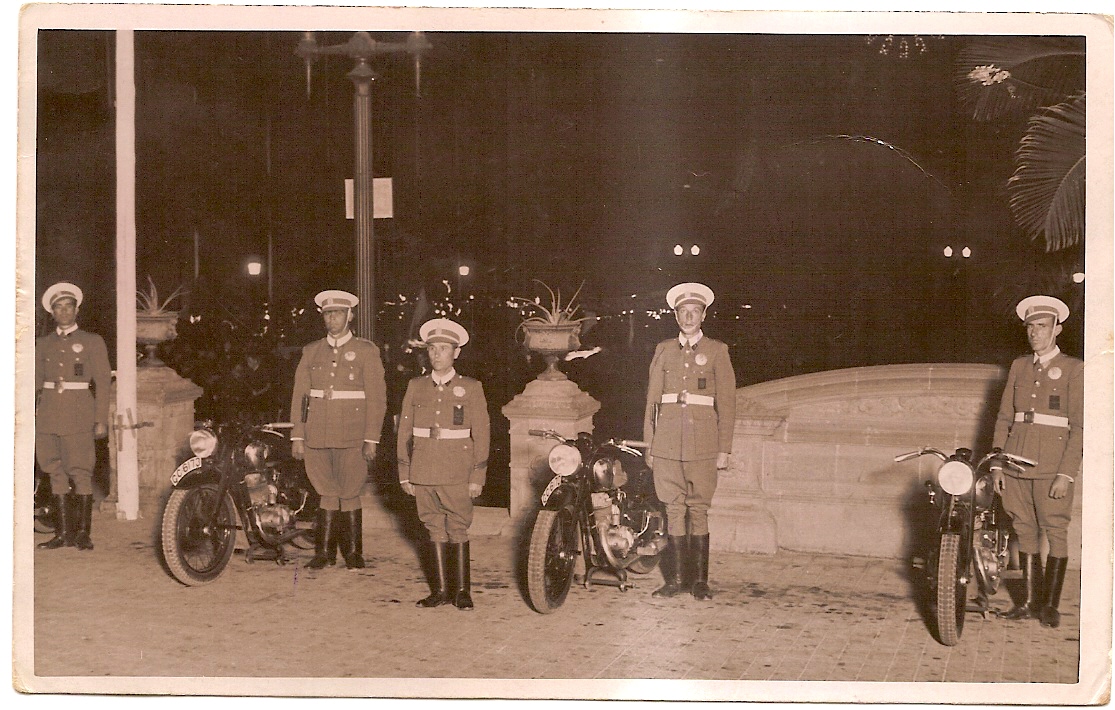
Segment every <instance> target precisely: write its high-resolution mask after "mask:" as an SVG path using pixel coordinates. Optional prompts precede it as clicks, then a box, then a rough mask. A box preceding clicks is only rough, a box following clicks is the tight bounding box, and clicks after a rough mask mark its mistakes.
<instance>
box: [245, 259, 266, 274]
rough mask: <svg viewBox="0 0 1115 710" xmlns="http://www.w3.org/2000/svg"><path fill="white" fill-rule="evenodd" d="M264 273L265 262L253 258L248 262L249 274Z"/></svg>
mask: <svg viewBox="0 0 1115 710" xmlns="http://www.w3.org/2000/svg"><path fill="white" fill-rule="evenodd" d="M261 273H263V264H261V263H260V262H259V261H256V260H255V259H253V260H252V261H249V262H248V276H259V275H260V274H261Z"/></svg>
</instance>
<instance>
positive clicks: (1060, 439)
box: [993, 353, 1084, 481]
mask: <svg viewBox="0 0 1115 710" xmlns="http://www.w3.org/2000/svg"><path fill="white" fill-rule="evenodd" d="M1028 411H1033V412H1037V413H1040V414H1051V415H1054V416H1059V417H1068V420H1069V425H1068V427H1067V428H1065V427H1058V426H1049V425H1046V424H1038V423H1036V422H1035V423H1028V422H1016V421H1014V415H1015V412H1028ZM993 445H994V446H996V447H999V448H1001V449H1003V451H1006V452H1007V453H1011V454H1018V455H1019V456H1024V457H1026V458H1028V459H1030V460H1031V461H1037V463H1038V465H1037V466H1035V467H1033V468H1029V467H1027V468H1026V471H1025V472H1023V473H1019V472H1017V471H1014V470H1011V471H1010V473H1011V475H1013V476H1017V477H1019V478H1049V477H1052V476H1055V475H1057V474H1058V473H1063V474H1065V475H1066V476H1069V477H1071V478H1075V479H1076V480H1078V481H1079V480H1080V474H1081V470H1080V464H1081V461H1082V460H1083V458H1084V362H1083V361H1081V360H1079V359H1077V358H1074V357H1070V356H1068V355H1065V354H1064V353H1058V354H1057V355H1055V356H1054V357H1053V358H1052V359H1051V360H1050V361H1049V362H1048V363H1046V364H1045V365H1044V366H1041V367H1038V365H1037V363H1035V362H1034V356H1033V355H1032V354H1030V355H1023V356H1022V357H1020V358H1018V359H1017V360H1015V361H1014V362H1013V363H1011V366H1010V374H1009V375H1007V384H1006V388H1005V389H1004V390H1003V399H1002V402H1001V403H1000V405H999V416H998V417H997V418H996V420H995V439H994V444H993Z"/></svg>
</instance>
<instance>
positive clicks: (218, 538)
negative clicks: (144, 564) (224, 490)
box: [162, 484, 236, 587]
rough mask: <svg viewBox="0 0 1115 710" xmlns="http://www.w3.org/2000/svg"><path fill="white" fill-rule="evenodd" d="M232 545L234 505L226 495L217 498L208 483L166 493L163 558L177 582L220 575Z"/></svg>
mask: <svg viewBox="0 0 1115 710" xmlns="http://www.w3.org/2000/svg"><path fill="white" fill-rule="evenodd" d="M214 511H216V515H214V514H213V513H214ZM210 519H212V520H213V524H211V525H210V524H209V521H210ZM235 544H236V508H235V507H234V505H233V503H232V498H230V497H229V496H228V495H227V494H226V495H224V496H222V497H220V498H218V495H217V487H216V486H215V485H212V484H206V485H202V486H197V487H195V488H187V489H184V490H175V491H173V492H172V493H171V494H170V498H169V499H168V500H167V504H166V509H165V510H164V511H163V526H162V547H163V557H164V558H165V559H166V563H167V567H169V568H170V572H171V574H173V575H174V577H175V578H176V579H177V580H178V581H179V582H181V583H182V584H185V585H188V586H191V587H194V586H199V585H202V584H208V583H209V582H212V581H213V580H215V579H217V578H218V577H220V576H221V575H222V574H223V573H224V571H225V568H227V567H228V561H229V559H230V558H231V557H232V551H233V548H234V547H235Z"/></svg>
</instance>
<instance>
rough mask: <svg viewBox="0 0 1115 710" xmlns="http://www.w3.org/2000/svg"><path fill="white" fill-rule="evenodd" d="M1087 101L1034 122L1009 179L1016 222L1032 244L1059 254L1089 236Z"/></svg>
mask: <svg viewBox="0 0 1115 710" xmlns="http://www.w3.org/2000/svg"><path fill="white" fill-rule="evenodd" d="M1085 100H1086V97H1085V96H1083V95H1080V96H1076V97H1074V98H1072V99H1070V100H1069V101H1066V102H1064V103H1061V104H1057V105H1056V106H1051V107H1050V108H1048V109H1046V110H1045V111H1043V112H1042V113H1040V114H1039V115H1037V116H1034V117H1033V118H1031V119H1030V123H1029V126H1028V128H1027V130H1026V134H1025V135H1024V136H1023V138H1022V142H1021V143H1020V144H1019V147H1018V150H1017V151H1016V152H1015V166H1016V167H1015V171H1014V174H1013V175H1012V176H1011V177H1010V179H1009V180H1008V181H1007V191H1008V193H1009V194H1010V207H1011V211H1012V212H1013V213H1014V217H1015V220H1016V221H1017V222H1018V224H1019V225H1020V226H1021V227H1022V228H1023V229H1024V230H1026V233H1027V234H1028V235H1029V236H1030V238H1031V239H1033V240H1038V239H1044V240H1045V250H1046V251H1057V250H1059V249H1064V248H1066V247H1070V246H1073V245H1074V244H1077V243H1078V242H1080V241H1081V240H1082V239H1083V238H1084V203H1085V189H1084V187H1085V183H1084V175H1085V148H1086V141H1085V130H1086V123H1085V117H1086V110H1085V109H1086V106H1085Z"/></svg>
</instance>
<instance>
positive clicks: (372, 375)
mask: <svg viewBox="0 0 1115 710" xmlns="http://www.w3.org/2000/svg"><path fill="white" fill-rule="evenodd" d="M311 389H314V390H322V391H324V392H326V393H328V392H329V391H351V390H358V391H363V392H364V399H331V398H329V397H328V396H327V397H321V398H319V397H310V398H309V400H308V402H309V411H308V412H307V414H306V421H304V422H303V421H302V397H303V396H304V395H307V394H309V392H310V390H311ZM386 413H387V386H386V384H385V382H384V374H383V360H381V359H380V355H379V348H378V347H376V344H375V343H373V342H372V341H370V340H365V339H364V338H357V337H355V336H354V337H352V338H349V340H348V342H346V343H345V344H344V345H341V346H339V347H336V348H334V347H333V346H331V345H329V342H328V341H327V340H326V339H325V338H322V339H321V340H315V341H314V342H312V343H310V344H309V345H307V346H306V347H304V348H302V359H301V360H300V361H299V362H298V369H297V370H295V373H294V391H293V392H292V393H291V400H290V418H291V421H292V422H293V423H294V428H293V429H292V430H291V433H290V438H291V439H305V441H306V446H309V447H311V448H315V449H334V448H338V449H340V448H351V447H354V446H362V445H363V442H365V441H374V442H377V443H378V442H379V438H380V434H381V433H382V431H383V417H384V415H385V414H386Z"/></svg>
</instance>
